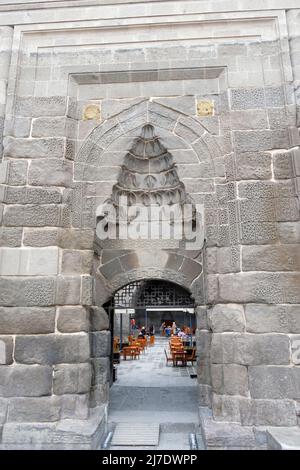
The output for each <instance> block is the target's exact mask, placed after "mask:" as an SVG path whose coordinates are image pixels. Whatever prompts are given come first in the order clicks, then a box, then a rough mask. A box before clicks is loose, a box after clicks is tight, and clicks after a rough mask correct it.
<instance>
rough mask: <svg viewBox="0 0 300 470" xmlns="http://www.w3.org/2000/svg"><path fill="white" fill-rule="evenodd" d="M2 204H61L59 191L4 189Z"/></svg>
mask: <svg viewBox="0 0 300 470" xmlns="http://www.w3.org/2000/svg"><path fill="white" fill-rule="evenodd" d="M3 202H5V203H7V204H58V203H60V202H62V195H61V192H60V190H59V189H56V188H55V189H54V188H24V187H22V188H20V187H16V186H15V187H6V188H5V191H4V194H3Z"/></svg>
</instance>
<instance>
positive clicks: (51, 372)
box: [0, 0, 300, 447]
mask: <svg viewBox="0 0 300 470" xmlns="http://www.w3.org/2000/svg"><path fill="white" fill-rule="evenodd" d="M247 1H248V0H243V2H242V3H243V7H244V9H242V10H241V9H240V8H237V7H236V8H235V7H234V6H233V7H231V8H230V12H229V11H228V5H227V6H226V5H225V3H226V2H224V4H223V5H221V4H222V2H220V7H218V8H219V11H216V8H217V7H216V5H215V3H211V2H206V4H205V7H204V5H203V2H184V3H185V5H184V6H183V2H176V1H174V2H168V5H164V4H162V3H161V2H155V5H152V6H151V8H150V7H149V8H150V10H148V9H147V7H146V6H145V4H139V5H138V8H139V12H140V16H138V15H137V12H136V11H137V10H136V8H137V5H131V4H126V2H124V4H122V5H121V6H118V9H117V15H118V18H117V19H116V7H115V6H111V5H106V6H105V5H102V4H101V2H99V3H100V4H99V5H97V6H96V7H95V8H94V9H93V17H91V12H90V11H89V9H87V10H86V11H83V10H80V9H79V10H78V9H75V7H74V6H70V7H69V8H62V9H56V8H49V11H48V12H47V16H46V17H45V12H44V11H43V10H39V9H36V10H32V11H31V15H30V18H28V17H27V16H26V15H25V14H24V12H22V7H21V6H20V10H18V9H16V10H15V12H12V13H10V15H11V16H10V22H9V25H8V24H6V23H7V20H6V16H5V15H7V13H5V15H4V14H2V12H0V35H1V38H4V39H3V40H1V41H0V43H1V45H0V65H1V64H3V66H1V67H0V68H1V77H0V87H1V90H0V129H1V119H2V118H4V115H5V121H4V126H3V127H4V130H3V159H2V162H1V164H0V201H1V210H0V213H1V227H0V274H1V279H0V363H1V366H0V396H1V397H2V398H1V401H0V427H1V428H2V427H3V439H4V440H3V445H4V446H5V445H6V444H7V446H8V447H9V445H13V444H12V443H13V442H14V441H13V440H12V439H13V437H12V436H13V435H15V436H18V435H19V436H21V434H18V433H17V430H19V431H18V432H21V431H20V429H21V427H22V426H21V427H20V423H23V428H22V429H25V428H26V432H29V433H34V431H33V430H32V428H30V425H29V424H28V423H44V424H43V426H45V429H47V433H49V434H51V435H53V436H54V437H53V442H55V439H56V437H55V436H56V434H55V433H54V431H53V429H54V427H51V426H52V424H53V423H55V426H57V423H59V425H58V426H61V425H62V426H63V429H64V430H65V429H66V428H65V427H64V426H67V423H65V422H66V421H67V420H68V419H71V418H72V419H76V420H79V421H82V422H83V423H86V422H88V423H92V424H91V428H90V429H91V431H90V432H91V433H92V434H91V436H92V437H90V442H93V443H94V440H95V439H96V437H95V436H98V434H97V432H98V431H96V430H95V429H94V427H93V426H94V425H95V422H96V421H97V420H96V421H93V420H94V414H93V412H94V410H95V409H98V408H99V407H101V406H103V405H104V406H106V404H107V401H108V397H109V380H110V378H109V354H110V332H109V322H108V317H107V314H106V312H105V310H104V309H103V307H102V306H103V304H104V303H105V302H106V301H107V300H108V299H109V297H110V296H111V295H112V294H113V292H114V291H115V290H116V289H118V288H120V287H122V285H124V284H126V283H128V282H131V281H134V280H137V279H141V278H143V277H145V278H146V277H148V278H149V277H155V278H161V279H167V280H173V281H174V282H178V283H179V284H181V285H183V286H184V287H187V288H189V289H190V290H191V292H192V294H193V295H194V297H195V299H196V303H197V319H198V330H197V340H198V351H199V361H198V381H199V398H200V403H201V404H202V405H203V404H206V405H209V406H211V407H212V411H213V416H214V419H215V420H219V421H231V422H238V423H241V424H243V425H246V426H260V425H272V426H279V425H285V426H294V425H297V419H298V417H297V413H299V401H300V391H299V386H298V382H299V377H298V375H299V374H298V372H299V354H298V353H297V351H298V349H297V348H298V346H299V340H300V336H299V335H300V320H299V319H300V258H299V243H300V222H299V187H300V185H299V178H300V151H299V145H300V140H299V106H300V104H299V99H300V98H299V97H300V94H299V92H298V88H299V80H300V78H299V70H298V69H299V54H300V49H299V25H300V19H299V18H300V13H299V9H296V5H295V6H293V7H292V8H291V9H290V10H288V11H286V7H285V5H284V2H282V5H281V4H280V2H276V13H274V8H273V6H272V5H271V6H266V11H264V12H262V11H251V10H252V8H253V6H252V5H250V3H251V2H248V3H247ZM271 3H272V2H270V4H271ZM291 3H292V2H291ZM295 3H296V0H295ZM200 4H201V5H200ZM52 6H53V5H52ZM250 7H251V8H250ZM203 8H204V10H203ZM234 10H235V12H234V13H233V11H234ZM166 11H167V14H168V17H169V23H170V26H168V25H167V24H166V23H165V14H166ZM206 13H208V15H206ZM78 15H79V16H78ZM89 15H90V16H89ZM140 17H144V18H143V21H145V22H146V23H147V27H146V28H145V26H143V24H141V21H140V19H141V18H140ZM58 18H59V20H60V21H59V22H58V23H57V22H56V21H57V19H58ZM129 18H131V21H129ZM233 18H234V21H232V19H233ZM86 19H88V20H93V21H94V23H93V24H94V26H93V28H90V27H89V26H87V24H86V23H85V20H86ZM203 19H204V20H205V21H203ZM187 20H188V21H187ZM129 23H130V24H129ZM11 25H15V26H11ZM237 37H238V38H239V39H238V40H237ZM147 122H150V123H151V124H152V125H153V126H154V127H155V129H156V132H157V134H158V136H159V138H160V140H161V142H162V143H163V145H164V146H165V147H166V148H167V149H168V150H169V151H170V152H171V153H172V155H173V157H174V160H175V161H176V164H177V168H178V174H179V177H180V179H181V180H182V181H183V183H184V184H185V187H186V190H187V192H188V193H189V194H190V195H191V196H192V197H193V199H194V201H195V202H196V203H198V204H203V205H204V208H205V237H206V243H205V249H204V250H203V253H201V254H200V255H199V253H195V252H193V251H192V250H191V252H190V253H189V254H187V253H183V252H181V251H180V250H175V249H174V250H170V251H169V252H168V253H167V254H166V252H164V255H162V256H157V257H154V256H152V258H151V256H150V257H149V251H148V252H147V246H140V247H138V249H137V247H134V248H132V250H129V251H130V253H128V252H127V253H124V252H123V251H122V250H120V249H118V250H115V251H114V247H113V245H112V247H111V250H106V251H101V250H100V251H99V249H98V248H97V249H96V252H95V250H94V248H95V247H94V244H93V243H94V235H95V227H96V216H97V207H98V206H99V204H101V203H102V202H103V201H104V200H105V199H106V198H107V197H109V196H110V194H111V190H112V186H113V184H114V183H115V182H116V180H117V177H118V173H119V170H120V166H121V165H122V161H123V158H124V155H125V154H126V152H127V151H128V150H129V149H130V148H131V146H132V142H133V140H134V138H135V137H136V136H138V135H140V134H139V133H140V129H141V127H142V126H143V125H144V124H146V123H147ZM1 136H2V133H1V131H0V139H1V140H2V138H1ZM132 252H134V254H135V256H132ZM136 253H137V254H136ZM149 259H150V261H149ZM200 269H201V271H200ZM199 272H201V275H199ZM297 410H298V411H297ZM97 419H98V424H99V423H100V422H101V423H102V421H101V420H102V418H101V419H100V418H97ZM62 422H63V424H61V423H62ZM25 423H26V425H25ZM45 423H46V424H45ZM93 423H94V424H93ZM102 424H103V423H102ZM26 426H27V427H26ZM28 426H29V427H28ZM53 426H54V424H53ZM76 426H79V425H78V423H77V425H76ZM79 427H80V426H79ZM79 427H78V429H79ZM96 428H97V426H96ZM24 432H25V431H24ZM45 432H46V431H45ZM55 432H56V431H55ZM63 432H66V433H67V434H68V432H69V431H62V433H63ZM82 432H83V431H82ZM24 435H25V434H24ZM47 436H48V434H47ZM23 437H24V436H23ZM23 437H22V439H23ZM98 437H99V436H98ZM98 437H97V438H98ZM15 439H16V441H15V444H16V442H18V439H19V441H20V440H21V437H20V438H18V437H16V438H15ZM24 439H25V437H24ZM34 439H38V438H37V437H35V438H34ZM72 439H74V441H72V443H73V444H74V442H75V441H76V439H77V437H76V436H75V437H74V436H73V438H72ZM25 441H26V439H25ZM25 441H24V442H25ZM72 443H70V442H69V444H66V445H70V446H72V445H73V444H72ZM36 445H37V446H39V445H40V442H39V441H38V440H37V441H36ZM49 445H50V444H49ZM51 445H52V444H51ZM53 445H54V446H55V444H53ZM87 445H92V444H88V443H87ZM93 445H94V444H93Z"/></svg>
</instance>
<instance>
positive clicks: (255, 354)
mask: <svg viewBox="0 0 300 470" xmlns="http://www.w3.org/2000/svg"><path fill="white" fill-rule="evenodd" d="M211 360H212V363H216V364H242V365H260V364H273V365H274V364H278V365H280V364H289V363H290V341H289V337H288V336H287V335H281V334H275V333H274V334H266V335H254V334H248V333H244V334H243V333H214V334H213V335H212V343H211Z"/></svg>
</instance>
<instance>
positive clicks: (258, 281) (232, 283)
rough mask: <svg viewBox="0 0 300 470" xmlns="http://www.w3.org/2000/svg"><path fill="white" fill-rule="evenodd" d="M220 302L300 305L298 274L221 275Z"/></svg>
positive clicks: (299, 279)
mask: <svg viewBox="0 0 300 470" xmlns="http://www.w3.org/2000/svg"><path fill="white" fill-rule="evenodd" d="M218 281H219V302H247V303H248V302H256V303H270V304H274V303H275V304H276V303H300V291H299V284H300V275H299V274H298V273H284V274H281V273H274V274H273V273H261V272H259V273H242V274H239V273H238V274H221V275H219V280H218Z"/></svg>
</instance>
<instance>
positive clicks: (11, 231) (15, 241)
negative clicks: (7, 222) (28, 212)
mask: <svg viewBox="0 0 300 470" xmlns="http://www.w3.org/2000/svg"><path fill="white" fill-rule="evenodd" d="M22 232H23V229H22V228H19V227H0V246H6V247H17V246H20V245H21V241H22Z"/></svg>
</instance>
